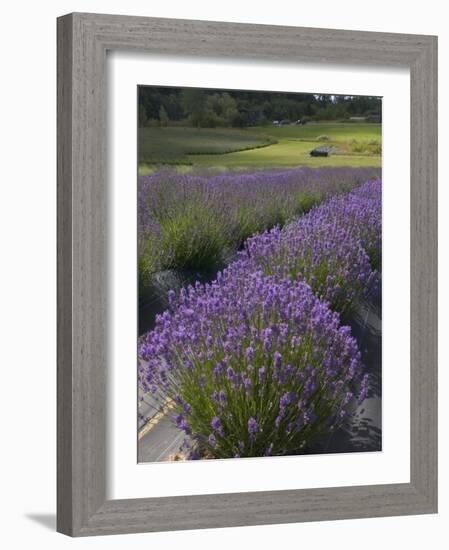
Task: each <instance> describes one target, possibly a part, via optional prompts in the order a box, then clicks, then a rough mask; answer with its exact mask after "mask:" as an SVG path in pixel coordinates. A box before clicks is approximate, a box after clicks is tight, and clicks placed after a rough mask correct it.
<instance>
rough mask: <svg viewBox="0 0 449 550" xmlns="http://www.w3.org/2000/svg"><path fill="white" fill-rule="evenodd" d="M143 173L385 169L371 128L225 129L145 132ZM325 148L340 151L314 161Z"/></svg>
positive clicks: (377, 131) (378, 132)
mask: <svg viewBox="0 0 449 550" xmlns="http://www.w3.org/2000/svg"><path fill="white" fill-rule="evenodd" d="M139 134H140V135H139V173H140V174H145V173H149V172H152V171H154V170H155V169H158V168H159V167H160V166H161V165H164V164H175V165H177V166H178V169H179V170H191V169H192V168H193V167H204V168H210V169H214V170H228V169H238V170H242V169H247V168H248V169H259V168H260V169H263V168H273V167H293V166H380V165H381V158H382V156H381V153H380V149H381V140H382V129H381V125H380V124H371V123H309V124H306V125H304V126H301V125H285V126H264V127H251V128H246V129H241V130H236V129H227V128H225V129H223V128H199V129H197V128H174V127H173V128H172V127H170V128H145V129H143V130H141V131H140V132H139ZM320 145H331V146H333V147H335V148H336V150H335V151H334V152H333V153H332V154H331V155H330V156H329V157H311V156H310V151H311V150H312V149H314V148H315V147H318V146H320Z"/></svg>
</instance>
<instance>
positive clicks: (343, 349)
mask: <svg viewBox="0 0 449 550" xmlns="http://www.w3.org/2000/svg"><path fill="white" fill-rule="evenodd" d="M252 267H253V266H252V265H251V264H250V262H248V261H245V260H239V261H236V262H234V263H233V264H231V265H230V266H229V267H228V268H227V269H226V270H224V271H223V273H220V274H219V275H218V277H217V280H216V281H214V282H213V283H211V284H205V285H203V284H199V283H197V284H196V285H195V287H192V286H190V287H189V288H187V289H183V290H182V291H181V293H180V296H179V298H176V297H175V295H174V293H171V295H170V302H171V309H170V310H168V311H166V312H164V313H163V314H162V315H160V316H159V317H158V318H157V321H156V327H155V329H154V330H153V331H152V332H150V333H149V334H148V335H147V336H146V338H145V339H144V340H143V341H142V342H141V344H140V347H139V357H140V372H139V376H140V384H141V388H142V390H143V391H144V392H151V393H153V394H154V395H155V396H156V397H158V398H160V399H161V402H165V401H166V400H172V401H173V402H174V403H175V412H174V415H173V421H174V422H175V424H176V425H177V426H178V427H179V428H180V429H182V430H184V432H185V434H186V438H187V439H186V445H187V446H188V447H189V448H190V458H195V457H199V456H209V457H214V458H226V457H240V456H241V457H243V456H264V455H283V454H289V453H290V454H291V453H298V452H301V451H303V450H304V449H305V447H307V446H308V445H310V444H311V443H313V442H315V441H317V440H319V439H321V438H322V437H324V436H325V435H326V434H329V433H330V432H331V431H332V430H333V429H335V428H336V427H337V426H339V425H340V424H341V423H342V422H344V421H345V419H346V417H347V416H348V413H349V410H350V408H351V406H352V405H353V403H354V401H355V400H356V399H357V398H358V397H359V395H360V393H361V392H362V393H363V384H362V380H363V372H362V366H361V362H360V353H359V351H358V349H357V344H356V342H355V340H354V339H353V338H352V337H351V335H350V329H349V328H348V327H341V326H340V324H339V317H338V315H337V314H336V313H333V312H332V311H331V309H330V308H329V307H328V305H327V304H325V303H323V302H322V301H320V300H319V299H318V298H317V297H316V296H315V295H314V294H313V292H312V290H311V288H310V286H309V285H308V284H307V283H306V282H304V281H302V280H294V281H293V280H292V279H291V278H284V279H279V278H277V277H275V276H266V275H264V274H263V273H262V272H261V271H260V270H259V271H257V270H256V271H253V270H252Z"/></svg>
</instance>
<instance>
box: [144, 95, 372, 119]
mask: <svg viewBox="0 0 449 550" xmlns="http://www.w3.org/2000/svg"><path fill="white" fill-rule="evenodd" d="M138 99H139V126H141V127H144V126H169V125H183V126H193V127H201V128H214V127H220V126H232V127H244V126H256V125H257V126H259V125H265V124H272V123H273V122H274V121H278V122H284V123H286V122H296V121H299V120H300V121H301V122H303V123H306V122H308V121H311V120H316V121H319V120H348V119H350V118H351V117H367V118H368V120H372V121H376V122H378V121H379V122H380V117H381V99H380V98H379V97H375V96H348V95H323V94H300V93H285V92H250V91H235V90H206V89H201V88H172V87H162V86H140V87H139V88H138Z"/></svg>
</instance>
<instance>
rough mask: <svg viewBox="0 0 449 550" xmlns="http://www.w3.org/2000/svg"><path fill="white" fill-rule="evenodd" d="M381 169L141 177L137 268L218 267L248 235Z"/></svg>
mask: <svg viewBox="0 0 449 550" xmlns="http://www.w3.org/2000/svg"><path fill="white" fill-rule="evenodd" d="M378 174H379V171H378V169H377V168H351V167H336V168H318V169H316V168H315V169H311V168H306V167H302V168H296V169H288V170H272V171H270V170H264V171H258V172H257V171H256V172H252V173H242V174H236V173H226V174H222V175H204V176H200V175H192V174H180V173H176V172H173V171H161V172H158V173H156V174H153V175H150V176H144V177H141V178H140V179H139V188H138V204H139V209H138V212H139V220H138V222H139V274H140V276H141V284H142V285H143V286H145V285H146V284H147V283H148V280H149V278H150V277H151V275H152V274H153V273H155V272H157V271H161V270H165V269H194V270H205V269H214V268H216V267H217V266H222V265H225V264H226V263H228V261H227V259H228V258H229V257H232V256H233V254H234V253H235V251H236V250H237V249H238V248H240V247H241V245H242V243H243V242H244V241H245V240H246V239H247V238H248V237H250V236H251V235H254V234H255V233H257V232H260V231H264V230H266V229H270V228H272V227H274V226H276V225H281V226H282V225H284V224H285V223H286V222H288V221H289V220H291V219H293V218H295V217H297V216H299V215H301V214H303V213H305V212H307V211H308V210H310V208H312V206H314V205H316V204H318V203H319V202H321V201H322V200H323V199H324V198H325V197H327V196H328V195H330V194H337V193H340V192H344V191H348V190H350V189H352V188H354V187H355V186H357V185H360V184H361V183H363V182H365V181H367V180H368V179H372V178H375V177H378Z"/></svg>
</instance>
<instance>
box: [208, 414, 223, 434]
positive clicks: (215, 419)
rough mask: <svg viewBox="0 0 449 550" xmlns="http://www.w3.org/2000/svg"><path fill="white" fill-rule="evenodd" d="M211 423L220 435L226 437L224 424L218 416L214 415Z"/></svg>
mask: <svg viewBox="0 0 449 550" xmlns="http://www.w3.org/2000/svg"><path fill="white" fill-rule="evenodd" d="M210 424H211V426H212V428H213V429H214V430H215V431H216V432H217V434H218V435H219V436H220V437H224V430H223V425H222V423H221V420H220V419H219V418H218V416H214V417H213V418H212V421H211V423H210Z"/></svg>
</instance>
